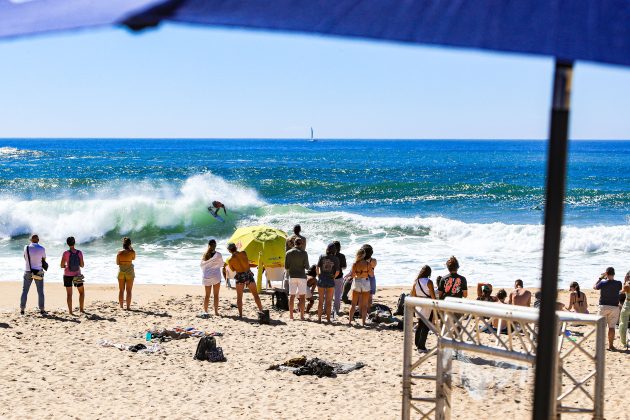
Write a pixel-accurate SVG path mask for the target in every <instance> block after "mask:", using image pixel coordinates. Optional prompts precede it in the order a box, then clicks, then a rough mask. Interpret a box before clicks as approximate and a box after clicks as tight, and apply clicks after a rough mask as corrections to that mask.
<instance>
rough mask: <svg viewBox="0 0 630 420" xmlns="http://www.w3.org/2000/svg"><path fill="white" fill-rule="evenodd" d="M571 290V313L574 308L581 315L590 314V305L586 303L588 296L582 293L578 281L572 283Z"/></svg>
mask: <svg viewBox="0 0 630 420" xmlns="http://www.w3.org/2000/svg"><path fill="white" fill-rule="evenodd" d="M569 290H570V291H571V295H570V296H569V308H568V309H567V310H568V311H570V310H571V309H572V308H573V309H575V312H578V313H581V314H587V313H588V303H587V302H586V294H585V293H584V292H580V285H579V284H578V282H577V281H574V282H573V283H571V286H569Z"/></svg>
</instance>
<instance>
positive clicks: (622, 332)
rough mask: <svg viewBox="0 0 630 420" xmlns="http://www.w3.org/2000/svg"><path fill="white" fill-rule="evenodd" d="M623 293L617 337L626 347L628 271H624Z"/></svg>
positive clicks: (629, 315)
mask: <svg viewBox="0 0 630 420" xmlns="http://www.w3.org/2000/svg"><path fill="white" fill-rule="evenodd" d="M621 291H622V292H623V293H625V294H626V300H625V301H624V302H623V306H622V307H621V317H620V320H619V338H621V345H622V346H623V347H625V348H626V349H627V348H628V337H627V335H628V321H630V320H629V319H628V318H630V271H628V273H626V278H625V279H624V280H623V289H621Z"/></svg>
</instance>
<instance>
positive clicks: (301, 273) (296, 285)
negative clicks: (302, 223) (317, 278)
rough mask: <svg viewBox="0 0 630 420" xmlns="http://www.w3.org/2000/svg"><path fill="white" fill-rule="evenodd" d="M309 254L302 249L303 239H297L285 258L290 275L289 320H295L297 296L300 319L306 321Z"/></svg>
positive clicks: (285, 265)
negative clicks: (296, 298)
mask: <svg viewBox="0 0 630 420" xmlns="http://www.w3.org/2000/svg"><path fill="white" fill-rule="evenodd" d="M308 267H309V263H308V254H307V253H306V251H304V250H303V249H302V239H301V238H296V239H295V241H294V242H293V248H292V249H290V250H288V251H287V253H286V255H285V258H284V268H285V269H286V270H287V272H288V273H289V319H293V310H294V307H295V296H296V295H297V297H298V308H299V310H300V319H301V320H304V305H305V303H306V302H305V300H306V289H307V284H306V270H308Z"/></svg>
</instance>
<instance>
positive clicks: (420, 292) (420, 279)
mask: <svg viewBox="0 0 630 420" xmlns="http://www.w3.org/2000/svg"><path fill="white" fill-rule="evenodd" d="M411 296H417V297H421V298H425V299H435V289H434V288H433V282H432V281H431V267H429V266H428V265H425V266H423V267H422V268H421V269H420V272H419V273H418V275H417V276H416V280H415V281H414V283H413V287H412V288H411ZM416 311H418V309H416ZM419 312H420V313H421V314H422V316H424V317H425V318H427V319H428V320H429V322H431V321H432V320H433V311H432V310H431V308H422V310H420V311H419ZM428 335H429V325H427V324H426V323H425V322H424V321H422V320H420V321H418V327H417V328H416V337H415V343H416V348H417V349H418V351H419V352H421V353H425V352H426V351H427V347H426V344H427V336H428Z"/></svg>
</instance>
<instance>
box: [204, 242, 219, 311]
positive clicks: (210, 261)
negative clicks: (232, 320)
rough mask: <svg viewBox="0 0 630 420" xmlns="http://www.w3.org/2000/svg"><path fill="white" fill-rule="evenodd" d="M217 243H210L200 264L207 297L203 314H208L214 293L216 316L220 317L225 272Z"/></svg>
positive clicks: (205, 297)
mask: <svg viewBox="0 0 630 420" xmlns="http://www.w3.org/2000/svg"><path fill="white" fill-rule="evenodd" d="M216 249H217V241H216V240H215V239H210V240H209V241H208V249H206V252H204V254H203V257H201V263H200V264H199V265H200V267H201V271H202V279H201V282H202V283H203V286H204V289H205V292H206V294H205V296H204V298H203V312H204V314H207V313H208V303H209V302H210V294H211V292H212V293H214V302H213V304H214V305H213V306H214V314H215V315H216V316H219V289H220V288H221V273H222V271H223V266H224V265H225V263H224V262H223V256H222V255H221V253H220V252H218V251H217V250H216Z"/></svg>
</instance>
